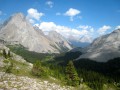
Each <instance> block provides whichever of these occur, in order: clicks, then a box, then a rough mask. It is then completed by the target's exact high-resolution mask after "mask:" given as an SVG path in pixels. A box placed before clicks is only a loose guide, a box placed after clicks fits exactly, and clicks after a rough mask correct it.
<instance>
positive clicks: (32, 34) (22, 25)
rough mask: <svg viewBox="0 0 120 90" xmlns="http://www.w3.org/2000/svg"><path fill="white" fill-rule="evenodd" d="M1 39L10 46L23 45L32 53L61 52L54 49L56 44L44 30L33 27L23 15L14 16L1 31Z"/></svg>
mask: <svg viewBox="0 0 120 90" xmlns="http://www.w3.org/2000/svg"><path fill="white" fill-rule="evenodd" d="M52 35H53V36H52ZM52 35H51V37H54V35H55V34H52ZM0 39H1V40H4V41H6V42H9V43H10V44H21V45H23V46H24V47H26V48H28V49H29V50H30V51H35V52H40V53H59V50H58V49H56V48H55V47H54V46H55V45H56V43H55V42H54V41H53V40H52V39H51V40H50V39H49V38H48V37H47V36H45V35H44V33H43V32H42V30H40V29H39V28H37V27H33V26H32V25H31V24H30V23H29V22H28V21H27V20H26V18H25V16H24V15H23V14H22V13H16V14H14V15H12V16H11V17H10V18H9V20H7V21H6V22H5V24H4V25H3V26H2V28H1V30H0ZM59 39H60V40H61V38H58V39H57V40H59ZM66 43H67V42H66ZM59 48H60V47H59ZM60 49H62V48H60Z"/></svg>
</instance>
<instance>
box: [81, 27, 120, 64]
mask: <svg viewBox="0 0 120 90" xmlns="http://www.w3.org/2000/svg"><path fill="white" fill-rule="evenodd" d="M84 51H86V53H85V54H83V55H82V56H80V57H79V59H80V58H89V59H92V60H95V61H99V62H106V61H108V60H110V59H113V58H116V57H120V29H117V30H115V31H113V32H112V33H110V34H107V35H104V36H101V37H99V38H97V39H95V40H94V41H93V43H92V44H91V45H90V46H88V47H87V48H85V50H84Z"/></svg>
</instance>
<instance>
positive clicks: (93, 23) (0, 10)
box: [0, 0, 120, 38]
mask: <svg viewBox="0 0 120 90" xmlns="http://www.w3.org/2000/svg"><path fill="white" fill-rule="evenodd" d="M31 9H32V10H34V11H35V10H36V15H38V18H36V17H35V16H32V15H30V12H28V11H29V10H31ZM32 10H31V11H32ZM17 12H22V13H23V14H24V15H25V16H27V17H28V19H31V20H33V21H34V23H33V22H32V24H36V23H37V24H39V27H40V28H41V29H51V27H50V28H46V27H45V25H48V24H49V25H53V27H54V28H56V27H57V29H59V27H58V26H61V27H62V26H64V27H65V28H69V29H70V30H73V31H72V32H70V33H77V31H74V29H75V30H78V31H81V32H84V33H91V34H90V35H91V36H92V37H93V38H94V37H97V36H100V35H103V34H106V33H109V32H111V31H112V30H114V29H115V28H116V27H120V0H0V22H3V21H4V20H5V19H7V18H8V17H9V16H10V15H12V14H14V13H17ZM33 13H34V12H33ZM37 13H38V14H37ZM40 14H41V15H40ZM41 24H42V25H43V26H41ZM44 24H45V25H44ZM54 24H55V25H56V26H55V25H54ZM60 29H61V28H60ZM62 29H64V28H62ZM90 29H93V30H91V32H90ZM83 30H86V31H88V32H86V31H83ZM46 31H47V30H46ZM61 31H62V30H61ZM58 32H60V30H58ZM66 32H67V31H66ZM66 32H64V31H62V34H63V35H64V34H65V33H66ZM68 32H69V30H68ZM78 33H79V34H78V36H79V35H82V34H81V33H80V32H78ZM84 33H83V35H84ZM96 33H97V34H96ZM65 35H66V34H65ZM86 35H87V34H86ZM90 35H88V36H90ZM68 36H69V37H70V35H68ZM74 36H75V35H74ZM74 36H73V37H74ZM78 36H77V38H78Z"/></svg>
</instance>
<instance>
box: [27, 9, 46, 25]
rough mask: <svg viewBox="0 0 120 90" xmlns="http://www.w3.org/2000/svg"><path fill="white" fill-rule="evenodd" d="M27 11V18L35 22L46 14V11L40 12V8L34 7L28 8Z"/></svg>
mask: <svg viewBox="0 0 120 90" xmlns="http://www.w3.org/2000/svg"><path fill="white" fill-rule="evenodd" d="M27 13H28V14H27V19H28V20H29V21H30V22H31V23H33V22H35V21H34V20H37V21H39V20H40V18H41V17H42V16H43V15H44V13H42V12H38V10H37V9H34V8H30V9H28V10H27Z"/></svg>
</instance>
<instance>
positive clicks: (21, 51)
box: [7, 45, 54, 63]
mask: <svg viewBox="0 0 120 90" xmlns="http://www.w3.org/2000/svg"><path fill="white" fill-rule="evenodd" d="M7 47H9V48H10V50H11V51H12V52H14V53H16V54H17V55H20V56H22V57H23V58H24V59H25V60H27V61H28V62H31V63H34V62H35V61H36V60H40V61H48V60H50V59H52V57H53V56H54V54H48V53H46V54H44V53H37V52H33V51H28V50H27V49H26V48H25V47H23V46H22V45H9V46H7Z"/></svg>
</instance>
